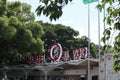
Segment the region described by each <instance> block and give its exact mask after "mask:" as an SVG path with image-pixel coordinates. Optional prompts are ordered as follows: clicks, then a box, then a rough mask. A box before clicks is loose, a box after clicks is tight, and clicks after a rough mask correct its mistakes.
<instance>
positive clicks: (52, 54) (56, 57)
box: [28, 43, 87, 63]
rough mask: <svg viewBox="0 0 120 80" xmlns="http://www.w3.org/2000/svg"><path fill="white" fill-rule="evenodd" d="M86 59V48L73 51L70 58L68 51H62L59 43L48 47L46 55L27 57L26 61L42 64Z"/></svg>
mask: <svg viewBox="0 0 120 80" xmlns="http://www.w3.org/2000/svg"><path fill="white" fill-rule="evenodd" d="M86 57H87V48H86V47H85V48H79V49H75V50H73V51H72V53H71V56H70V54H69V51H63V50H62V46H61V45H60V44H59V43H54V44H52V45H51V46H50V48H49V50H48V53H47V54H36V55H31V56H28V61H29V62H30V63H43V62H45V61H47V60H49V61H51V62H56V61H67V60H69V59H70V58H71V59H72V60H78V59H81V58H86ZM46 59H47V60H46Z"/></svg>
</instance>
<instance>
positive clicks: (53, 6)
mask: <svg viewBox="0 0 120 80" xmlns="http://www.w3.org/2000/svg"><path fill="white" fill-rule="evenodd" d="M39 1H40V3H41V4H40V5H39V6H38V7H37V9H36V12H37V15H41V13H43V14H44V15H45V16H47V17H49V18H50V20H56V19H58V18H59V17H61V15H62V13H63V12H62V8H63V7H64V6H65V5H67V4H68V3H69V2H71V1H72V0H39Z"/></svg>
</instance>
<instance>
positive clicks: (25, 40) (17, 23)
mask: <svg viewBox="0 0 120 80" xmlns="http://www.w3.org/2000/svg"><path fill="white" fill-rule="evenodd" d="M3 3H4V4H3ZM0 5H1V6H0V9H1V8H3V6H4V7H5V9H4V10H3V12H2V11H1V12H0V64H1V65H15V64H19V63H20V62H21V60H24V58H25V57H26V56H27V55H30V54H40V53H44V46H43V44H44V43H43V41H42V40H41V36H42V35H43V33H44V32H43V29H42V26H41V25H40V24H39V23H37V22H34V15H33V13H32V12H31V11H30V5H27V4H25V3H23V4H22V3H20V2H18V1H17V2H11V3H10V2H6V0H1V1H0Z"/></svg>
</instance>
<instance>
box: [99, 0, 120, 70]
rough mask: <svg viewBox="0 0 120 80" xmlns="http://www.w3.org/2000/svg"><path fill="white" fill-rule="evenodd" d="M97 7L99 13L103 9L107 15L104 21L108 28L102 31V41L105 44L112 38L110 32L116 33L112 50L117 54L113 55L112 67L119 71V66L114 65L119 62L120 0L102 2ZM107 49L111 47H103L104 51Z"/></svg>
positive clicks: (103, 0) (104, 0)
mask: <svg viewBox="0 0 120 80" xmlns="http://www.w3.org/2000/svg"><path fill="white" fill-rule="evenodd" d="M97 7H98V9H99V10H100V11H102V10H103V9H104V8H105V9H106V11H107V15H106V16H105V18H104V21H105V22H106V23H107V25H109V26H110V27H109V28H107V29H106V30H105V31H104V37H103V38H102V41H103V42H104V43H105V44H106V42H107V41H109V40H110V38H112V36H111V35H112V34H111V32H112V30H114V31H116V32H117V33H118V34H117V35H115V38H114V46H113V50H114V52H116V53H117V54H115V55H114V58H115V63H114V66H113V67H114V69H115V70H116V71H119V70H120V65H119V64H118V63H116V61H118V60H119V54H120V0H102V2H101V4H100V5H98V6H97ZM107 49H109V50H110V49H111V45H105V46H104V50H107Z"/></svg>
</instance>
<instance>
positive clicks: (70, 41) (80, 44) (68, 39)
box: [40, 22, 98, 58]
mask: <svg viewBox="0 0 120 80" xmlns="http://www.w3.org/2000/svg"><path fill="white" fill-rule="evenodd" d="M40 23H41V25H42V26H44V27H43V30H44V32H45V34H44V35H43V36H42V40H43V41H44V43H45V48H46V53H47V50H48V49H49V47H50V45H51V44H53V43H54V42H58V43H60V44H61V46H62V48H63V51H69V52H70V54H72V51H73V50H74V49H79V48H84V47H88V40H89V39H88V38H87V37H86V36H82V37H81V38H79V37H78V35H79V32H78V31H76V30H74V29H72V28H70V26H65V25H61V24H56V25H55V24H50V23H43V22H40ZM90 44H91V49H90V52H91V56H93V57H94V58H96V57H98V45H96V44H94V43H92V42H90Z"/></svg>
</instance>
